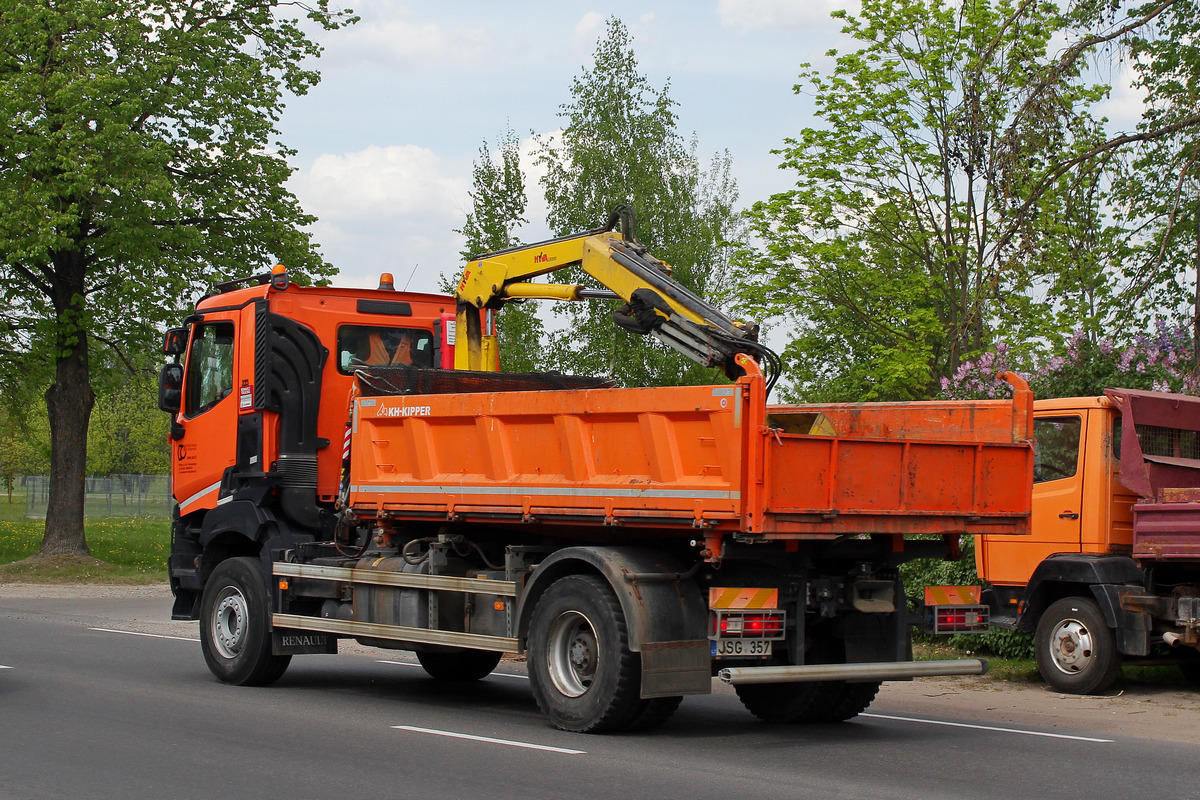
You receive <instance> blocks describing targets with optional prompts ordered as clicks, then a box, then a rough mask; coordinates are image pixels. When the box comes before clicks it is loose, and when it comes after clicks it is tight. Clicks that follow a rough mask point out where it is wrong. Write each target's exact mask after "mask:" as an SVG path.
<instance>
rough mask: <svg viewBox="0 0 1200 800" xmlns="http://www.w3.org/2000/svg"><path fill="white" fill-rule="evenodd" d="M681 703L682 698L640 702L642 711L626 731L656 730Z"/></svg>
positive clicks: (664, 698)
mask: <svg viewBox="0 0 1200 800" xmlns="http://www.w3.org/2000/svg"><path fill="white" fill-rule="evenodd" d="M682 702H683V698H682V697H653V698H650V699H649V700H643V701H642V710H641V711H639V712H638V715H637V716H636V717H634V718H633V722H631V723H629V727H628V728H627V730H631V731H648V730H650V729H651V728H657V727H658V726H659V725H662V724H663V723H664V722H666V721H667V720H669V719H670V718H671V715H672V714H674V713H675V709H677V708H679V704H680V703H682Z"/></svg>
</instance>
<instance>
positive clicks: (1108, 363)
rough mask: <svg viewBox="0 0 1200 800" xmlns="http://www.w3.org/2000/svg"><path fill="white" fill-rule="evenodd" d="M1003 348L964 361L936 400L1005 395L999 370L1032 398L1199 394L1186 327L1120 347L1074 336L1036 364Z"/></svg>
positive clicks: (1157, 328)
mask: <svg viewBox="0 0 1200 800" xmlns="http://www.w3.org/2000/svg"><path fill="white" fill-rule="evenodd" d="M1014 361H1015V359H1014V358H1013V357H1012V354H1011V352H1010V349H1009V347H1008V345H1007V344H1005V343H1004V342H1000V343H998V344H996V346H995V347H994V348H993V349H992V350H989V351H987V352H986V353H983V354H982V355H980V356H979V357H978V358H976V359H974V360H972V361H967V362H964V363H963V364H962V366H960V367H959V368H958V370H957V371H956V372H955V373H954V374H953V375H952V376H950V377H949V378H942V381H941V396H942V397H945V398H948V399H955V400H966V399H989V398H1000V397H1006V396H1008V384H1006V383H1004V382H1003V381H1001V380H999V379H997V378H996V373H997V372H1000V371H1003V370H1012V371H1013V372H1017V373H1018V374H1020V375H1021V376H1022V377H1024V378H1025V379H1026V380H1028V381H1029V385H1030V387H1031V388H1032V389H1033V392H1034V396H1035V397H1082V396H1088V395H1098V394H1100V393H1101V391H1102V390H1103V389H1106V388H1115V387H1121V388H1125V389H1149V390H1152V391H1156V392H1176V393H1181V394H1196V393H1197V390H1198V389H1200V375H1198V374H1197V365H1196V347H1195V342H1194V340H1193V338H1192V331H1191V329H1190V328H1189V327H1188V326H1187V325H1183V324H1174V325H1172V324H1168V323H1167V322H1165V321H1163V320H1158V321H1157V322H1156V323H1155V325H1154V330H1153V332H1152V333H1146V332H1143V333H1139V334H1137V335H1135V336H1133V337H1131V338H1130V339H1129V340H1128V341H1126V342H1124V343H1118V342H1115V341H1113V340H1111V339H1092V338H1089V337H1088V336H1086V335H1085V334H1084V333H1083V332H1082V331H1076V332H1075V333H1074V334H1073V335H1072V336H1071V338H1070V339H1068V340H1067V341H1066V342H1065V343H1064V345H1063V346H1062V348H1061V350H1060V351H1059V352H1058V353H1056V354H1054V355H1051V356H1049V357H1048V358H1045V359H1044V360H1042V361H1041V363H1034V364H1033V365H1032V366H1030V365H1028V364H1018V363H1014Z"/></svg>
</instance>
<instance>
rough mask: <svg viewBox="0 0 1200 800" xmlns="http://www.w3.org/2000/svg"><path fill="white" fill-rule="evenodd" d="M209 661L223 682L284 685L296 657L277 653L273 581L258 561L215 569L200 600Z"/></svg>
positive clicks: (203, 644)
mask: <svg viewBox="0 0 1200 800" xmlns="http://www.w3.org/2000/svg"><path fill="white" fill-rule="evenodd" d="M200 644H201V647H202V648H203V650H204V660H205V661H206V662H207V663H208V668H209V669H210V670H211V671H212V673H213V675H216V676H217V678H218V679H219V680H220V681H222V682H223V683H232V684H235V685H237V686H267V685H268V684H271V683H274V682H275V681H277V680H279V678H280V676H282V675H283V673H284V670H286V669H287V667H288V664H289V663H291V660H292V657H291V656H277V655H274V654H273V653H272V652H271V605H270V602H269V599H268V589H267V576H266V572H265V571H264V570H263V568H262V565H261V564H260V562H259V561H258V560H257V559H254V558H230V559H226V560H225V561H222V562H221V563H220V564H219V565H217V568H216V569H215V570H213V573H212V576H211V577H209V579H208V583H206V584H205V586H204V596H203V598H202V599H201V601H200Z"/></svg>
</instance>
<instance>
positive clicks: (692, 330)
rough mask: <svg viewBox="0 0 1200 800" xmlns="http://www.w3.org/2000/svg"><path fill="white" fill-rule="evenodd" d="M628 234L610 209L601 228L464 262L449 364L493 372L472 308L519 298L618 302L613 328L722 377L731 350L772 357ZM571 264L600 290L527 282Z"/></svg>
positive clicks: (626, 223)
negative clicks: (650, 340) (649, 338)
mask: <svg viewBox="0 0 1200 800" xmlns="http://www.w3.org/2000/svg"><path fill="white" fill-rule="evenodd" d="M618 223H620V226H621V231H618V230H617V225H618ZM632 231H633V214H632V212H631V211H630V210H629V209H628V207H626V206H618V207H617V208H616V209H615V210H614V211H613V213H612V215H611V216H610V217H609V221H608V225H607V226H606V227H604V228H600V229H597V230H593V231H588V232H586V233H582V234H578V235H575V236H567V237H563V238H561V239H551V240H549V241H545V242H538V243H536V244H530V245H521V246H519V247H513V248H509V249H507V250H499V251H494V252H491V253H487V254H486V255H483V256H480V257H479V258H477V259H472V260H471V262H470V263H468V264H467V267H466V269H465V270H464V272H463V276H462V279H461V280H460V281H459V283H458V288H457V290H456V292H455V298H456V300H457V304H458V324H457V336H456V339H457V342H456V345H455V366H456V367H457V368H458V369H474V370H488V369H495V363H496V359H495V352H496V351H495V336H494V334H492V333H491V331H490V330H485V325H484V324H483V321H482V320H481V317H480V310H481V309H486V310H487V311H496V310H498V309H499V308H501V307H502V306H503V304H504V303H505V302H507V301H509V300H514V299H524V298H532V299H543V300H585V299H589V298H617V299H621V300H624V301H625V305H623V306H621V307H620V308H618V309H617V310H616V311H615V312H613V319H614V321H615V322H616V324H618V325H620V326H621V327H623V328H625V329H627V330H630V331H634V332H636V333H641V334H651V335H654V336H655V337H657V338H658V339H659V340H660V341H662V342H664V343H665V344H667V345H669V346H670V347H673V348H674V349H676V350H678V351H679V352H680V353H682V354H684V355H685V356H687V357H688V358H691V359H692V360H694V361H696V362H697V363H699V364H702V365H704V366H720V367H722V368H723V369H724V370H725V373H726V374H727V375H730V377H736V376H737V375H740V374H741V373H742V370H741V367H739V366H737V365H736V363H735V362H734V357H735V356H737V355H738V354H739V353H741V354H746V355H749V356H752V357H753V358H755V359H760V360H761V359H762V358H764V356H765V357H767V358H769V359H770V358H773V357H774V354H773V353H771V352H770V351H769V350H767V349H766V348H765V347H764V346H763V345H760V344H759V343H758V341H757V336H758V326H757V325H756V324H754V323H742V322H737V321H735V320H733V319H731V318H730V317H728V316H727V315H726V314H725V313H724V312H722V311H720V310H719V309H717V308H715V307H713V306H712V305H710V304H709V303H708V302H707V301H705V300H704V299H702V298H701V297H699V296H698V295H696V294H695V293H694V292H692V291H691V290H689V289H688V288H687V287H685V286H683V285H682V284H680V283H679V282H678V281H676V280H675V279H674V278H673V277H672V275H671V267H670V266H669V265H667V264H665V263H664V262H662V261H659V260H658V259H656V258H654V257H653V256H651V255H650V254H649V253H647V252H646V249H645V247H643V246H642V245H641V244H640V243H639V242H638V241H637V240H636V238H635V237H634V235H633V233H632ZM575 266H578V267H582V268H583V270H584V272H586V273H587V274H588V275H590V276H592V277H593V278H595V279H596V281H597V282H598V283H599V284H600V285H601V286H603V287H605V288H604V289H591V288H587V287H584V286H579V285H565V284H550V283H532V282H530V280H531V279H532V278H536V277H538V276H541V275H546V274H548V273H551V272H556V271H558V270H561V269H566V268H568V267H575ZM489 327H490V326H489Z"/></svg>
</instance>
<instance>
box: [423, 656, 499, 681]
mask: <svg viewBox="0 0 1200 800" xmlns="http://www.w3.org/2000/svg"><path fill="white" fill-rule="evenodd" d="M501 655H502V654H501V653H493V652H491V651H488V650H460V651H457V652H442V651H430V652H424V653H422V652H418V653H417V660H418V661H420V662H421V666H422V667H423V668H424V669H425V672H427V673H429V677H431V678H436V679H437V680H439V681H477V680H479V679H480V678H486V677H487V676H488V675H491V674H492V670H494V669H495V668H496V665H497V664H499V663H500V656H501Z"/></svg>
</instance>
